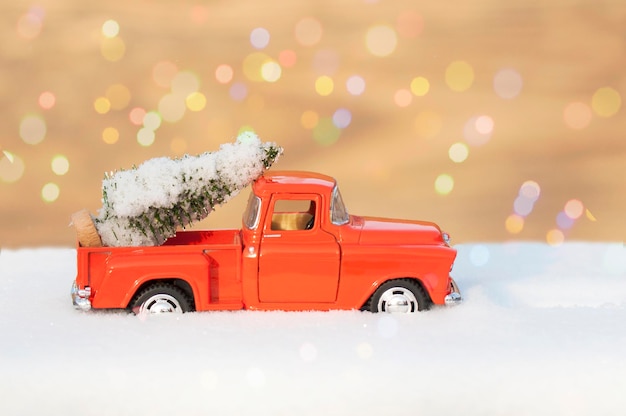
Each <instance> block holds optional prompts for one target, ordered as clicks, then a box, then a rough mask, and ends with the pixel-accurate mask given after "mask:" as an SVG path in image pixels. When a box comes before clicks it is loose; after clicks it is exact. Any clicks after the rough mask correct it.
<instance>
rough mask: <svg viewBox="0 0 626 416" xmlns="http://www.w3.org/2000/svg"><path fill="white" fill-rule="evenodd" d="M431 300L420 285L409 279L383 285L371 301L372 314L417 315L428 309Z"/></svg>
mask: <svg viewBox="0 0 626 416" xmlns="http://www.w3.org/2000/svg"><path fill="white" fill-rule="evenodd" d="M428 307H429V300H428V296H426V293H424V289H422V287H421V286H420V285H419V283H417V282H415V281H413V280H409V279H399V280H392V281H389V282H386V283H383V284H382V285H381V286H380V287H379V288H378V289H377V290H376V292H374V295H373V296H372V299H371V300H370V304H369V310H370V311H371V312H386V313H415V312H419V311H423V310H426V309H428Z"/></svg>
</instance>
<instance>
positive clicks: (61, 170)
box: [50, 155, 70, 176]
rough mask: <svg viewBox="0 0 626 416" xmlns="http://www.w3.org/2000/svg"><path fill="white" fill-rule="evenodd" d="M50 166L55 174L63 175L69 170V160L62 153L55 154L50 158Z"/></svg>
mask: <svg viewBox="0 0 626 416" xmlns="http://www.w3.org/2000/svg"><path fill="white" fill-rule="evenodd" d="M50 167H51V168H52V172H54V173H55V174H56V175H59V176H63V175H65V174H66V173H67V172H68V171H69V170H70V161H69V160H67V157H65V156H64V155H56V156H54V157H53V158H52V162H51V163H50Z"/></svg>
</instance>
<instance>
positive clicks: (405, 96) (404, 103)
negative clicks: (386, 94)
mask: <svg viewBox="0 0 626 416" xmlns="http://www.w3.org/2000/svg"><path fill="white" fill-rule="evenodd" d="M412 101H413V94H411V91H409V90H405V89H400V90H398V91H396V93H395V94H394V95H393V102H394V103H395V104H396V105H397V106H398V107H408V106H409V105H411V102H412Z"/></svg>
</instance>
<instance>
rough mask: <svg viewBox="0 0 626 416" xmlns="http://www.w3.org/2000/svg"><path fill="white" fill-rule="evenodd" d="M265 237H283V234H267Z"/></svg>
mask: <svg viewBox="0 0 626 416" xmlns="http://www.w3.org/2000/svg"><path fill="white" fill-rule="evenodd" d="M264 237H267V238H276V237H282V234H265V235H264Z"/></svg>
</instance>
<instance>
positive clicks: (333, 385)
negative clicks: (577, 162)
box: [0, 243, 626, 416]
mask: <svg viewBox="0 0 626 416" xmlns="http://www.w3.org/2000/svg"><path fill="white" fill-rule="evenodd" d="M457 248H458V250H459V257H458V260H457V263H456V265H455V269H454V272H453V275H454V276H455V278H456V280H457V282H458V283H459V286H460V287H461V290H462V291H463V295H464V297H465V302H464V303H463V304H462V305H460V306H458V307H454V308H449V309H446V308H437V309H434V310H431V311H428V312H425V313H420V314H417V315H413V316H388V315H377V314H370V313H365V312H357V311H349V312H330V313H320V312H304V313H297V312H295V313H294V312H290V313H284V312H271V313H270V312H243V311H242V312H219V313H195V314H187V315H183V316H182V317H179V318H175V317H158V318H156V319H154V318H153V319H147V320H141V319H139V318H138V317H135V316H132V315H128V314H125V313H121V312H114V313H112V312H107V313H104V312H95V313H94V312H90V313H81V312H78V311H76V310H74V309H73V308H72V306H71V301H70V297H69V289H70V285H71V282H72V280H73V278H74V275H75V258H74V256H75V253H74V250H72V249H61V248H40V249H33V250H26V249H23V250H14V251H10V250H2V251H1V252H0V302H1V305H2V315H1V316H0V332H1V334H2V336H1V338H0V371H1V374H2V377H0V414H2V415H44V414H45V415H57V414H62V415H143V414H152V415H166V414H186V415H209V414H220V415H240V414H243V415H251V414H254V415H360V416H361V415H390V414H405V415H591V414H593V415H623V414H624V412H625V411H626V394H625V392H626V250H625V249H624V245H623V243H606V244H603V243H593V244H592V243H569V244H564V245H562V246H560V247H557V248H555V247H550V246H547V245H544V244H538V243H507V244H487V245H477V244H475V245H471V244H470V245H461V246H457Z"/></svg>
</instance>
